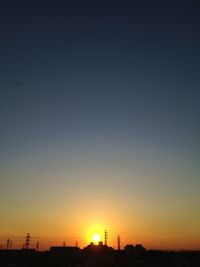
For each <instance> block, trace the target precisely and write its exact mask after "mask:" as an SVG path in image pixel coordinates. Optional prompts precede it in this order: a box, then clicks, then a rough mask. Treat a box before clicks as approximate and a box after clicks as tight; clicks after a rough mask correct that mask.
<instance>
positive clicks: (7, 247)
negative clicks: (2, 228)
mask: <svg viewBox="0 0 200 267" xmlns="http://www.w3.org/2000/svg"><path fill="white" fill-rule="evenodd" d="M9 246H10V239H9V238H8V240H7V242H6V249H9Z"/></svg>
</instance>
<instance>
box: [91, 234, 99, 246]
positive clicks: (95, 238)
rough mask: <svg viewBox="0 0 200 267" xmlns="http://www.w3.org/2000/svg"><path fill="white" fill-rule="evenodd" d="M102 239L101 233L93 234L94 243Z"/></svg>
mask: <svg viewBox="0 0 200 267" xmlns="http://www.w3.org/2000/svg"><path fill="white" fill-rule="evenodd" d="M100 240H101V236H100V234H97V233H95V234H93V235H92V241H93V242H94V244H98V243H99V241H100Z"/></svg>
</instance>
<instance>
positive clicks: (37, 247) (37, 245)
mask: <svg viewBox="0 0 200 267" xmlns="http://www.w3.org/2000/svg"><path fill="white" fill-rule="evenodd" d="M36 250H37V251H38V250H39V241H37V243H36Z"/></svg>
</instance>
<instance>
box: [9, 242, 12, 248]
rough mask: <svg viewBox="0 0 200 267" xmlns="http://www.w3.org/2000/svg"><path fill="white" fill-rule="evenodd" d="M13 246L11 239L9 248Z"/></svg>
mask: <svg viewBox="0 0 200 267" xmlns="http://www.w3.org/2000/svg"><path fill="white" fill-rule="evenodd" d="M11 248H12V240H10V245H9V249H11Z"/></svg>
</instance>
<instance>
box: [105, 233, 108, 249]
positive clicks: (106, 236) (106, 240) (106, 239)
mask: <svg viewBox="0 0 200 267" xmlns="http://www.w3.org/2000/svg"><path fill="white" fill-rule="evenodd" d="M107 242H108V231H107V230H105V231H104V244H105V245H106V246H107Z"/></svg>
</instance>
